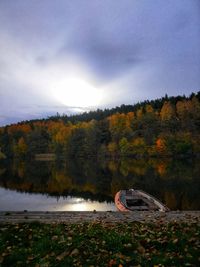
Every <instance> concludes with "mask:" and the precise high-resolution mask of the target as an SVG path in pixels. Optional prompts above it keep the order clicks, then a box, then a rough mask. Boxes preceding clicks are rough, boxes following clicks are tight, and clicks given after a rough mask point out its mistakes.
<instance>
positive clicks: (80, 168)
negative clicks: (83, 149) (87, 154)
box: [0, 159, 200, 209]
mask: <svg viewBox="0 0 200 267" xmlns="http://www.w3.org/2000/svg"><path fill="white" fill-rule="evenodd" d="M0 170H3V172H1V173H0V185H1V186H3V187H5V188H10V189H16V190H20V191H27V192H40V193H47V194H50V195H56V196H59V195H65V196H67V195H71V196H77V197H81V198H85V199H91V200H98V201H105V200H107V201H111V200H112V199H113V197H114V195H115V193H116V192H117V191H119V190H120V189H126V188H136V189H142V190H144V191H146V192H148V193H150V194H152V195H153V196H155V197H157V198H158V199H160V200H161V201H163V202H164V203H166V204H167V205H168V206H169V208H171V209H199V208H200V179H199V177H200V166H199V165H198V164H197V162H194V161H180V160H178V161H176V160H169V159H168V160H164V159H162V160H158V159H128V160H121V161H107V162H106V161H105V162H101V163H99V162H97V161H95V160H94V161H91V160H84V159H81V160H76V161H75V160H71V161H70V160H69V161H66V162H62V161H59V162H44V161H31V162H26V161H20V162H17V161H15V162H11V163H5V165H3V166H0Z"/></svg>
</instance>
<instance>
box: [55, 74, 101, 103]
mask: <svg viewBox="0 0 200 267" xmlns="http://www.w3.org/2000/svg"><path fill="white" fill-rule="evenodd" d="M52 91H53V95H54V97H55V98H56V99H57V100H58V101H59V102H61V103H62V104H64V105H66V106H73V107H91V106H98V105H99V104H100V102H101V98H102V94H101V91H100V90H99V89H97V88H95V87H93V86H91V85H90V84H89V83H87V82H86V81H84V80H81V79H77V78H68V79H64V80H62V81H61V82H56V84H54V85H53V89H52Z"/></svg>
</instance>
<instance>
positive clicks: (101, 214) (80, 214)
mask: <svg viewBox="0 0 200 267" xmlns="http://www.w3.org/2000/svg"><path fill="white" fill-rule="evenodd" d="M36 221H37V222H40V223H47V224H48V223H60V224H61V223H68V224H79V223H91V222H99V223H106V224H107V223H108V224H109V223H112V224H115V223H125V222H140V223H158V222H159V223H169V222H177V223H197V224H200V210H197V211H169V212H159V211H156V212H152V211H136V212H118V211H116V212H115V211H91V212H88V211H66V212H63V211H50V212H48V211H47V212H38V211H0V224H7V223H11V224H14V223H31V222H36Z"/></svg>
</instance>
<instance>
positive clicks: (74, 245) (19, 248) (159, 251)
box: [0, 222, 200, 267]
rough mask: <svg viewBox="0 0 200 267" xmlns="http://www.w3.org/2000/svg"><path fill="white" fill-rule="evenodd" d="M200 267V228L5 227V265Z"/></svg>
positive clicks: (1, 235) (0, 260)
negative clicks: (156, 266) (155, 266)
mask: <svg viewBox="0 0 200 267" xmlns="http://www.w3.org/2000/svg"><path fill="white" fill-rule="evenodd" d="M91 265H93V266H118V267H119V266H120V267H122V266H138V265H141V266H154V265H158V266H200V226H199V225H198V224H197V223H193V224H183V223H169V224H142V223H123V224H103V223H83V224H41V223H37V222H34V223H22V224H2V225H0V266H36V267H39V266H91Z"/></svg>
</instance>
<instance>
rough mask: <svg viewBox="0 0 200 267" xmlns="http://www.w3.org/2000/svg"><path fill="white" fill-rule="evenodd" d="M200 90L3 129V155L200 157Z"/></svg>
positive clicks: (0, 150)
mask: <svg viewBox="0 0 200 267" xmlns="http://www.w3.org/2000/svg"><path fill="white" fill-rule="evenodd" d="M199 129H200V92H198V93H196V94H195V93H192V94H191V95H190V96H189V97H186V96H177V97H168V96H167V95H165V97H163V98H160V99H156V100H151V101H144V102H141V103H137V104H135V105H121V106H120V107H116V108H113V109H105V110H100V109H98V110H96V111H90V112H85V113H83V114H78V115H72V116H67V115H59V114H57V115H56V116H52V117H49V118H47V119H42V120H30V121H23V122H19V123H17V124H12V125H7V126H4V127H1V128H0V159H4V158H8V159H9V158H22V159H30V158H35V156H36V155H37V154H53V155H55V157H56V158H57V159H67V158H112V159H117V158H123V157H130V158H145V157H196V156H198V155H200V131H199Z"/></svg>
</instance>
